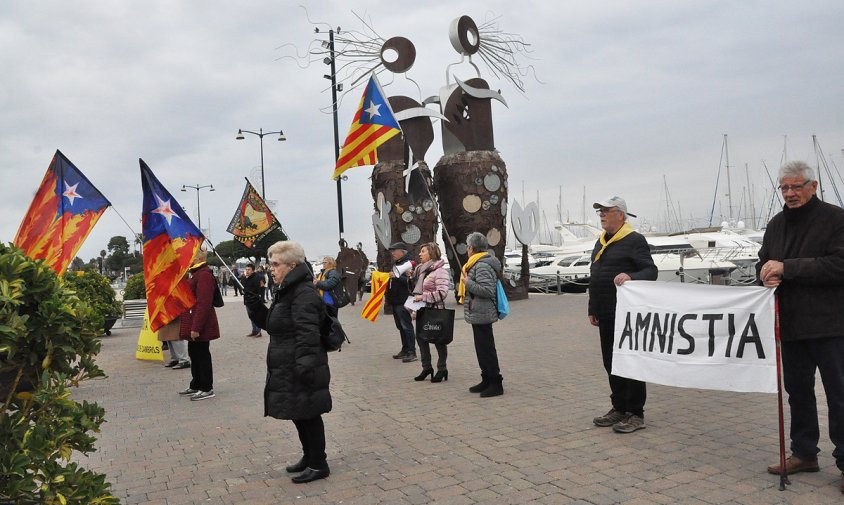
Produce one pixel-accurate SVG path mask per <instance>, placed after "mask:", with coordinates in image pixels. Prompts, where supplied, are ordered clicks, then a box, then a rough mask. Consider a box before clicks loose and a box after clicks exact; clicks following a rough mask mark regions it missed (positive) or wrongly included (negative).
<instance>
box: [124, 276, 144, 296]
mask: <svg viewBox="0 0 844 505" xmlns="http://www.w3.org/2000/svg"><path fill="white" fill-rule="evenodd" d="M146 298H147V288H146V287H145V286H144V274H143V272H141V273H137V274H135V275H133V276H132V277H129V280H127V281H126V287H125V288H124V289H123V299H124V300H146Z"/></svg>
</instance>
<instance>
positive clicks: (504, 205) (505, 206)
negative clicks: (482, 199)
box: [493, 195, 507, 216]
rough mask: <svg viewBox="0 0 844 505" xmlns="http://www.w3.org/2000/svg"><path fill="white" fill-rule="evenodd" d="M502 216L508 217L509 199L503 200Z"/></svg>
mask: <svg viewBox="0 0 844 505" xmlns="http://www.w3.org/2000/svg"><path fill="white" fill-rule="evenodd" d="M493 196H495V195H493ZM501 215H502V216H506V215H507V199H506V198H505V199H504V200H501Z"/></svg>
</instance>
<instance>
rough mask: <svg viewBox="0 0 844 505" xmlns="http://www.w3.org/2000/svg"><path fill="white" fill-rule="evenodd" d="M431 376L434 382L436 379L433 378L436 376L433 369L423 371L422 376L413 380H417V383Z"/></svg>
mask: <svg viewBox="0 0 844 505" xmlns="http://www.w3.org/2000/svg"><path fill="white" fill-rule="evenodd" d="M429 375H430V376H431V380H432V381H433V380H434V377H433V375H434V370H433V369H431V370H422V373H421V374H419V375H417V376H416V377H414V378H413V380H415V381H423V380H425V377H427V376H429Z"/></svg>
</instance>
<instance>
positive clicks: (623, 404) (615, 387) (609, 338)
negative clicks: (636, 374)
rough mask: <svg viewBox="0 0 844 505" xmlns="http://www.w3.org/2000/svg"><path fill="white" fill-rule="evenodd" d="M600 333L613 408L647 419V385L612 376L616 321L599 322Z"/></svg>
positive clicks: (602, 354)
mask: <svg viewBox="0 0 844 505" xmlns="http://www.w3.org/2000/svg"><path fill="white" fill-rule="evenodd" d="M598 332H599V333H600V334H601V356H602V357H603V359H604V370H606V371H607V375H609V380H610V392H611V394H610V401H611V402H612V408H614V409H615V410H618V411H619V412H630V413H631V414H635V415H637V416H639V417H645V400H647V398H648V392H647V388H646V386H645V383H644V382H642V381H637V380H635V379H628V378H627V377H619V376H618V375H613V374H612V351H613V340H614V337H615V321H613V320H612V319H608V320H603V319H602V320H600V321H598Z"/></svg>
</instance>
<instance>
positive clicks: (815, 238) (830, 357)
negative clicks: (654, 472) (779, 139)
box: [756, 161, 844, 492]
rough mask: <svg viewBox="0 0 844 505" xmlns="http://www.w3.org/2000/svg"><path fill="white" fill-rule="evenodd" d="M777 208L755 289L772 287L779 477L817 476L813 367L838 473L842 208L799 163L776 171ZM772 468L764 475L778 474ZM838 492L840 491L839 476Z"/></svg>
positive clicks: (843, 435)
mask: <svg viewBox="0 0 844 505" xmlns="http://www.w3.org/2000/svg"><path fill="white" fill-rule="evenodd" d="M779 183H780V186H779V189H780V191H781V192H782V196H783V199H784V200H785V207H784V208H783V211H782V212H781V213H779V214H777V215H776V216H774V218H773V219H771V221H770V223H768V228H767V230H766V231H765V237H764V239H763V242H762V248H761V249H760V250H759V263H757V265H756V268H757V273H758V275H759V279H760V281H761V282H762V284H763V285H764V286H766V287H769V288H777V291H776V293H777V297H778V300H779V314H780V340H781V347H782V366H783V382H784V384H785V390H786V392H787V393H788V404H789V406H790V407H791V452H792V455H791V457H789V458H788V459H787V460H786V468H785V469H786V470H787V473H790V474H791V473H798V472H817V471H818V470H819V467H818V452H820V450H819V449H818V440H819V438H820V429H819V427H818V409H817V402H816V399H815V371H816V370H820V374H821V380H822V381H823V386H824V391H825V392H826V397H827V406H828V408H829V438H830V439H831V440H832V443H833V444H834V445H835V450H834V451H833V452H832V456H833V457H834V458H835V463H836V465H837V466H838V468H839V469H840V470H841V471H842V472H844V310H842V308H843V307H842V301H844V209H841V208H840V207H837V206H834V205H830V204H828V203H826V202H822V201H821V200H819V199H818V198H817V196H816V192H817V188H818V181H817V180H815V173H814V170H813V169H812V168H811V167H810V166H809V165H807V164H806V163H804V162H802V161H792V162H789V163H786V164H785V165H783V166H782V168H780V172H779ZM781 470H782V468H781V467H780V465H779V464H775V465H771V466H769V467H768V472H770V473H775V474H780V473H781ZM839 487H840V489H841V491H842V492H844V473H842V478H841V482H840V484H839Z"/></svg>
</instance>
